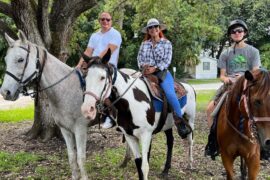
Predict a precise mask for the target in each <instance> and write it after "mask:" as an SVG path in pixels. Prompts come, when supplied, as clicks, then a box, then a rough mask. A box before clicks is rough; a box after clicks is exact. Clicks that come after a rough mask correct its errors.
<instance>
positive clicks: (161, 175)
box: [159, 171, 168, 179]
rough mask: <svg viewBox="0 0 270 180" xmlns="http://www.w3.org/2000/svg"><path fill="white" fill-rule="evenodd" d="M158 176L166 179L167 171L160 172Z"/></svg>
mask: <svg viewBox="0 0 270 180" xmlns="http://www.w3.org/2000/svg"><path fill="white" fill-rule="evenodd" d="M159 178H160V179H168V172H164V171H163V172H162V173H161V174H160V175H159Z"/></svg>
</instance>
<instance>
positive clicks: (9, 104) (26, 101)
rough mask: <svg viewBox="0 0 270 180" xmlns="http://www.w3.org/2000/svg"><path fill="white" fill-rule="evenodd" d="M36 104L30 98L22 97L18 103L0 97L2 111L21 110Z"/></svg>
mask: <svg viewBox="0 0 270 180" xmlns="http://www.w3.org/2000/svg"><path fill="white" fill-rule="evenodd" d="M33 103H34V100H33V99H31V97H29V96H21V97H19V99H18V100H16V101H6V100H4V98H3V96H1V95H0V110H5V109H13V108H21V107H25V106H29V105H31V104H33Z"/></svg>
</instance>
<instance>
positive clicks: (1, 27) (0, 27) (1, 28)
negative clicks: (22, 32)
mask: <svg viewBox="0 0 270 180" xmlns="http://www.w3.org/2000/svg"><path fill="white" fill-rule="evenodd" d="M5 33H7V34H8V35H9V36H10V37H11V38H13V39H17V38H18V37H17V35H16V33H14V32H13V31H12V29H11V28H9V26H8V25H7V24H6V23H5V22H3V21H1V20H0V34H1V35H2V36H3V37H4V36H5V35H4V34H5Z"/></svg>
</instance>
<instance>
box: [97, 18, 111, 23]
mask: <svg viewBox="0 0 270 180" xmlns="http://www.w3.org/2000/svg"><path fill="white" fill-rule="evenodd" d="M99 20H100V21H102V22H103V21H107V22H110V21H111V19H109V18H100V19H99Z"/></svg>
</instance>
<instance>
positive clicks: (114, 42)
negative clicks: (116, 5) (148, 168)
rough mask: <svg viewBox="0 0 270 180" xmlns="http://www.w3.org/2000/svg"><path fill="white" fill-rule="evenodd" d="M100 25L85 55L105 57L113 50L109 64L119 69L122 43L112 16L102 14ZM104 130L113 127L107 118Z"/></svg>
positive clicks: (92, 36)
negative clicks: (113, 24)
mask: <svg viewBox="0 0 270 180" xmlns="http://www.w3.org/2000/svg"><path fill="white" fill-rule="evenodd" d="M99 24H100V26H101V29H100V30H99V31H97V32H95V33H93V34H92V35H91V37H90V39H89V42H88V45H87V48H86V50H85V51H84V54H85V55H87V56H89V57H91V56H99V57H103V56H104V55H105V54H106V52H107V50H108V49H109V48H110V49H111V53H112V54H111V59H110V61H109V63H111V64H113V65H114V66H115V67H117V64H118V57H119V51H120V46H121V43H122V38H121V34H120V33H119V32H118V31H117V30H116V29H114V28H113V27H112V16H111V15H110V14H109V13H108V12H102V13H101V14H100V16H99ZM83 62H84V60H83V58H81V59H80V61H79V63H78V65H77V68H81V67H82V65H83ZM102 127H103V128H110V127H112V122H111V120H110V119H109V118H108V117H107V118H106V120H105V123H104V124H103V125H102Z"/></svg>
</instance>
